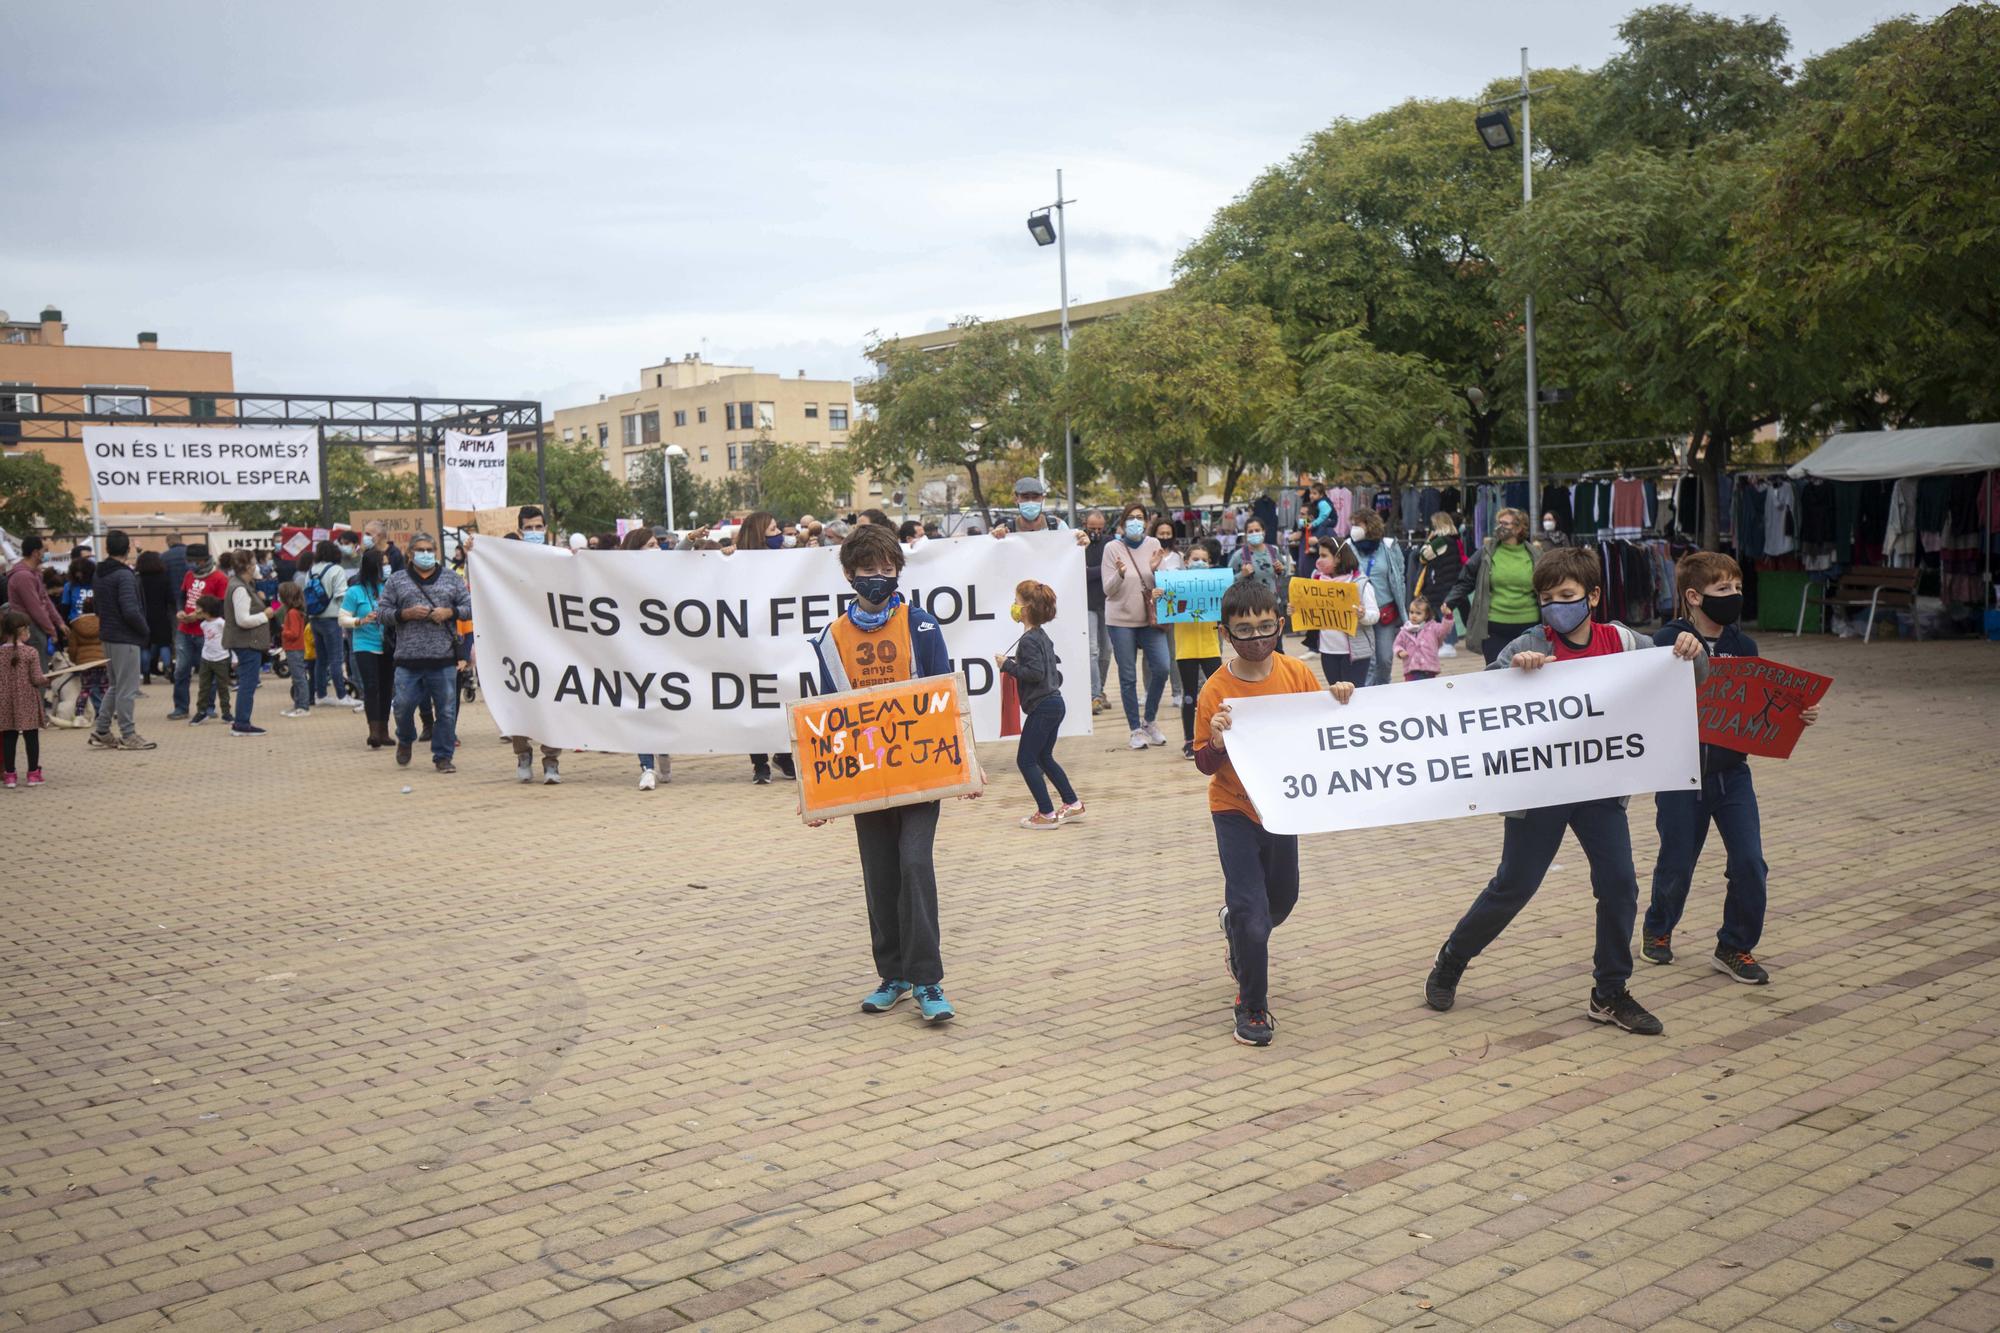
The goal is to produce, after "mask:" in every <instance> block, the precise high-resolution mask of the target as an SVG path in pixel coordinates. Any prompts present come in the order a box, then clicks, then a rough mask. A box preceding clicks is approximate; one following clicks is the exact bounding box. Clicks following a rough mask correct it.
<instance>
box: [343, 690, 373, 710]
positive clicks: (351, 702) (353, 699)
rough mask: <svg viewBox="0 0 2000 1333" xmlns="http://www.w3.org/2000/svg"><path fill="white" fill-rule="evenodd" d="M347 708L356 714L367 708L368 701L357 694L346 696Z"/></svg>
mask: <svg viewBox="0 0 2000 1333" xmlns="http://www.w3.org/2000/svg"><path fill="white" fill-rule="evenodd" d="M347 706H348V707H349V708H352V709H353V710H354V711H355V712H357V713H358V712H360V711H361V710H362V709H364V708H366V707H367V706H368V701H367V700H365V699H363V698H362V697H361V696H360V695H358V694H350V695H348V696H347Z"/></svg>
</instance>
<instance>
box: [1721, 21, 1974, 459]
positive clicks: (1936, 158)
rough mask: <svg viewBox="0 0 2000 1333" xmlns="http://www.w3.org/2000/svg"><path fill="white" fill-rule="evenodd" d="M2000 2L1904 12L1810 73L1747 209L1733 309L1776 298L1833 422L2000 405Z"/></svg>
mask: <svg viewBox="0 0 2000 1333" xmlns="http://www.w3.org/2000/svg"><path fill="white" fill-rule="evenodd" d="M1995 69H2000V9H1995V8H1994V7H1993V6H1991V5H1962V6H1959V7H1957V8H1954V9H1952V10H1950V11H1948V12H1946V13H1945V14H1944V15H1942V16H1940V17H1939V18H1938V19H1936V20H1934V21H1933V22H1930V23H1927V24H1918V23H1914V22H1911V21H1909V20H1895V21H1892V22H1891V23H1888V24H1885V25H1883V26H1882V27H1881V28H1878V29H1876V30H1875V31H1874V32H1872V33H1870V34H1869V35H1868V36H1866V37H1864V38H1862V39H1861V40H1860V41H1857V42H1855V43H1853V44H1851V46H1850V47H1847V48H1842V49H1840V50H1838V51H1834V52H1829V53H1828V54H1827V55H1826V56H1824V57H1822V58H1821V59H1820V60H1819V61H1817V62H1815V63H1814V65H1812V66H1810V67H1809V69H1808V75H1809V77H1808V78H1807V79H1806V80H1805V81H1804V90H1803V94H1802V97H1801V100H1800V103H1799V105H1798V106H1797V108H1796V110H1795V112H1794V114H1793V115H1792V116H1791V117H1790V118H1789V119H1788V120H1787V122H1786V124H1785V126H1784V128H1783V130H1782V132H1781V133H1780V134H1779V135H1778V136H1777V138H1776V139H1775V141H1774V142H1773V144H1772V145H1771V150H1770V152H1769V155H1768V160H1769V162H1770V168H1771V169H1770V171H1769V174H1768V175H1767V176H1766V177H1765V178H1764V181H1763V182H1762V188H1761V189H1760V190H1759V192H1758V194H1757V197H1756V198H1755V199H1754V200H1753V202H1752V203H1751V205H1750V206H1749V207H1747V208H1746V209H1745V211H1744V218H1743V231H1744V233H1745V236H1746V238H1747V242H1748V245H1749V249H1750V254H1751V264H1750V280H1749V281H1747V282H1746V283H1745V285H1744V286H1743V287H1742V288H1741V289H1740V290H1739V292H1738V294H1737V300H1736V301H1735V303H1734V305H1733V308H1732V311H1731V312H1730V313H1731V315H1732V316H1734V317H1735V318H1739V319H1756V318H1758V317H1759V316H1760V315H1761V314H1762V313H1763V312H1765V311H1768V310H1772V309H1777V310H1780V311H1783V312H1785V314H1786V316H1787V318H1788V319H1789V320H1791V321H1792V322H1794V323H1795V325H1796V328H1797V330H1798V333H1799V335H1800V336H1801V337H1802V338H1803V340H1804V341H1805V343H1806V345H1807V346H1808V347H1809V348H1810V350H1811V354H1812V356H1813V358H1814V361H1815V363H1816V366H1817V367H1818V368H1819V369H1821V371H1822V372H1823V373H1822V374H1820V375H1819V376H1817V377H1816V378H1815V381H1814V382H1813V383H1812V384H1811V385H1810V386H1809V387H1808V390H1807V391H1806V392H1804V393H1802V394H1800V395H1799V400H1798V401H1796V402H1795V403H1794V404H1792V412H1793V414H1795V415H1798V416H1802V417H1813V416H1818V417H1819V418H1820V419H1821V421H1822V423H1823V424H1831V422H1833V421H1845V422H1847V423H1848V424H1851V425H1856V426H1861V427H1874V426H1881V425H1892V424H1924V423H1934V424H1944V423H1951V422H1960V421H1978V420H1993V419H1994V418H1995V417H1996V416H2000V376H1996V375H1995V373H1994V367H1995V365H1996V364H2000V188H1996V186H1995V182H1996V181H2000V81H1996V79H1995V78H1994V70H1995Z"/></svg>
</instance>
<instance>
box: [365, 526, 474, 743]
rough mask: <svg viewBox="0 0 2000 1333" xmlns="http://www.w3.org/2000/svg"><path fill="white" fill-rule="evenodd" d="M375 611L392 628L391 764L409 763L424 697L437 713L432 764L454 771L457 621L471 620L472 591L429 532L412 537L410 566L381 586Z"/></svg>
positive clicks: (456, 699) (456, 738)
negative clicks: (393, 725) (393, 741)
mask: <svg viewBox="0 0 2000 1333" xmlns="http://www.w3.org/2000/svg"><path fill="white" fill-rule="evenodd" d="M375 614H376V616H377V617H378V618H379V619H380V620H381V621H383V622H384V623H388V624H393V625H394V626H395V627H396V674H395V703H394V705H393V707H394V709H395V715H396V762H397V763H398V764H408V763H409V762H410V751H411V749H412V747H414V746H415V744H416V740H417V724H416V711H417V704H418V702H419V701H420V700H424V699H428V700H429V701H430V704H431V707H432V709H433V710H434V711H435V713H436V716H437V720H436V721H435V722H434V723H433V724H432V726H431V763H432V765H433V766H435V767H436V769H437V771H438V772H440V773H456V772H457V771H458V769H457V767H456V766H455V765H454V764H453V763H452V761H451V758H452V752H453V751H454V750H456V749H457V748H458V656H457V641H458V624H457V622H459V621H461V620H470V619H472V594H471V592H470V591H469V590H468V589H467V588H466V586H465V580H464V579H461V578H460V577H459V576H458V575H456V574H454V573H452V572H451V571H450V570H449V569H446V568H445V567H444V563H443V561H441V560H439V559H438V552H437V543H436V541H434V540H433V539H432V538H431V535H430V534H429V533H428V532H419V533H416V534H414V535H413V536H411V538H410V562H409V565H408V566H407V567H406V568H404V569H402V570H400V571H398V572H397V573H394V574H391V575H390V576H389V581H388V582H387V583H385V584H383V585H382V596H381V597H380V598H379V599H378V600H377V602H376V604H375Z"/></svg>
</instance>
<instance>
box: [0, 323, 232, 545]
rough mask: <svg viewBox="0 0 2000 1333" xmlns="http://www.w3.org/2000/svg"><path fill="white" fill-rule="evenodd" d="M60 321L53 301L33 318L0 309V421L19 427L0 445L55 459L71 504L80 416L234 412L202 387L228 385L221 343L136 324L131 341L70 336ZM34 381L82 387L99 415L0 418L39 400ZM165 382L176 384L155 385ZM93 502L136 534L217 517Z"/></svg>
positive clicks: (178, 507) (80, 483) (183, 508)
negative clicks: (108, 343)
mask: <svg viewBox="0 0 2000 1333" xmlns="http://www.w3.org/2000/svg"><path fill="white" fill-rule="evenodd" d="M68 330H69V325H67V324H65V323H64V322H63V317H62V311H60V310H57V309H54V308H50V309H45V310H43V311H42V312H41V316H40V318H39V319H35V320H11V319H8V318H7V317H6V315H5V314H4V313H0V425H5V426H8V427H11V426H13V425H15V424H18V426H19V437H18V438H15V437H14V433H13V431H12V430H11V429H9V430H8V431H7V437H6V438H4V439H0V449H5V450H6V451H7V452H9V453H13V452H29V453H39V454H42V455H45V456H46V457H48V458H49V459H50V460H52V461H53V462H54V463H55V464H56V465H57V466H59V467H60V468H62V472H63V481H64V483H65V484H66V485H67V486H68V487H69V490H70V494H72V495H74V496H75V497H76V498H77V502H78V503H79V504H81V505H84V506H86V507H87V506H88V505H89V503H90V471H89V469H88V468H87V467H86V466H85V464H84V459H83V426H84V425H85V424H111V423H115V422H117V421H118V420H119V419H120V418H121V417H132V416H142V415H145V414H146V413H149V412H155V413H162V414H171V415H185V416H194V417H200V416H213V417H216V418H218V419H221V418H226V417H230V416H233V415H234V414H235V404H234V403H233V402H232V401H231V400H229V399H227V398H216V397H210V396H209V395H210V394H227V393H229V392H231V391H232V390H234V388H235V387H236V372H235V363H234V360H233V358H232V357H231V355H230V353H228V352H197V351H185V350H181V349H168V348H162V347H161V346H160V338H159V335H158V334H156V333H141V334H140V335H139V336H138V338H137V340H136V341H135V344H134V345H133V346H131V347H104V346H94V345H90V344H84V343H72V342H70V341H69V338H68ZM44 388H50V389H88V390H90V391H91V392H90V395H89V398H88V402H89V404H90V408H89V410H90V411H92V412H93V413H101V416H98V417H96V419H95V420H94V421H93V422H91V423H83V422H74V421H57V422H41V421H23V422H19V423H10V422H7V421H6V417H7V414H9V413H13V412H33V411H37V410H39V408H38V405H39V404H40V402H41V395H40V394H39V393H38V392H37V390H39V389H44ZM167 390H172V391H177V392H174V393H171V394H169V393H166V392H163V391H167ZM52 410H68V409H66V408H64V409H52ZM103 510H104V513H103V517H104V522H105V524H106V525H107V526H115V527H123V528H125V529H127V530H128V531H130V532H132V533H133V535H134V536H135V537H138V538H142V544H144V543H143V536H144V535H145V534H149V533H155V532H158V533H166V532H178V531H181V530H183V529H185V530H189V531H201V530H205V529H208V528H212V527H219V526H221V519H220V518H219V517H218V516H216V515H213V514H206V513H202V512H200V507H199V506H189V505H185V504H180V503H175V504H171V505H159V504H151V503H127V502H120V503H114V504H107V505H105V506H104V507H103Z"/></svg>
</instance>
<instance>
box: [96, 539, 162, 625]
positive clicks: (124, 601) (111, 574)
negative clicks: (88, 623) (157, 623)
mask: <svg viewBox="0 0 2000 1333" xmlns="http://www.w3.org/2000/svg"><path fill="white" fill-rule="evenodd" d="M91 595H92V597H93V598H94V599H95V601H96V606H97V634H98V637H99V638H100V639H102V640H103V641H104V642H105V643H127V644H131V645H132V646H133V647H135V648H144V647H145V646H146V645H147V644H148V643H150V642H151V641H152V637H153V635H152V631H151V629H150V628H149V627H148V626H147V624H146V604H145V602H144V601H143V600H142V599H141V598H140V596H139V576H138V575H137V574H134V573H133V572H132V567H131V566H130V565H128V564H125V563H124V562H123V561H121V560H116V559H113V558H112V557H110V556H106V557H105V558H104V559H102V560H100V561H98V562H97V578H96V581H95V582H93V583H92V584H91Z"/></svg>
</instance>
